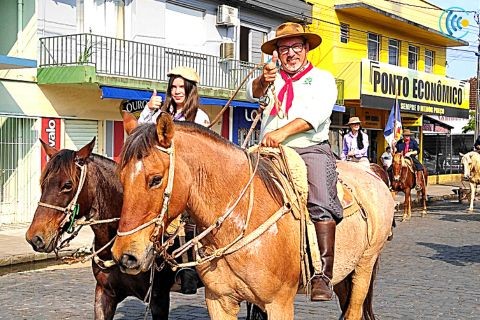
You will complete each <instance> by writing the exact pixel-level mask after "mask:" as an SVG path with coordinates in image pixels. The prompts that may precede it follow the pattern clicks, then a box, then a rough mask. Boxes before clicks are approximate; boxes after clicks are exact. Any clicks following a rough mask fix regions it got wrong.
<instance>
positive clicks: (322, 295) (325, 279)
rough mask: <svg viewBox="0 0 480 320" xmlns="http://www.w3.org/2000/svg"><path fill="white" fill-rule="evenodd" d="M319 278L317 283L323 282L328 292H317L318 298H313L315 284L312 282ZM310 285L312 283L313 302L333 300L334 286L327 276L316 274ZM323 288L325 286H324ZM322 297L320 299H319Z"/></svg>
mask: <svg viewBox="0 0 480 320" xmlns="http://www.w3.org/2000/svg"><path fill="white" fill-rule="evenodd" d="M315 278H317V279H316V280H317V281H323V283H324V284H325V285H326V286H327V290H328V292H327V291H325V290H321V291H322V292H320V293H319V292H317V296H315V297H314V296H313V294H314V293H313V283H312V281H313V280H314V279H315ZM310 283H311V290H310V300H311V301H330V300H332V299H333V295H334V291H333V284H332V280H331V279H330V278H329V277H327V276H326V275H325V274H323V273H319V274H315V275H313V277H312V278H311V279H310ZM322 287H323V285H322ZM322 289H325V288H322ZM319 296H320V297H319Z"/></svg>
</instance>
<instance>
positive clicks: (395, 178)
mask: <svg viewBox="0 0 480 320" xmlns="http://www.w3.org/2000/svg"><path fill="white" fill-rule="evenodd" d="M400 160H401V161H400V163H398V162H395V159H393V162H392V181H393V182H404V181H405V180H406V176H405V175H406V174H405V173H404V172H407V171H408V167H407V164H406V162H405V157H404V156H403V155H402V157H401V158H400ZM395 164H397V165H399V166H400V172H399V174H398V175H396V174H395V172H394V165H395ZM405 169H406V170H405Z"/></svg>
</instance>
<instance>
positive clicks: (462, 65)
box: [427, 0, 480, 80]
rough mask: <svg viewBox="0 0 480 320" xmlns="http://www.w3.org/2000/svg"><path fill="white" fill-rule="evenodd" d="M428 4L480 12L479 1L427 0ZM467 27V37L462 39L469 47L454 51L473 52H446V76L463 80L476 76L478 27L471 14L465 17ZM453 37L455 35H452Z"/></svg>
mask: <svg viewBox="0 0 480 320" xmlns="http://www.w3.org/2000/svg"><path fill="white" fill-rule="evenodd" d="M427 1H428V2H430V3H432V4H434V5H436V6H439V7H441V8H443V9H448V8H450V7H460V8H463V9H465V10H466V11H476V10H480V0H461V1H459V0H457V1H454V0H427ZM465 18H466V19H468V22H469V26H468V27H467V28H466V30H467V31H468V33H467V35H466V36H465V37H463V38H462V40H466V41H467V42H468V43H469V44H470V46H468V47H456V49H462V50H470V51H473V52H464V51H459V50H450V49H448V50H447V76H449V77H452V78H455V79H459V80H464V79H469V78H471V77H475V76H476V75H477V56H476V55H475V53H474V52H477V50H478V25H477V23H476V22H475V19H474V18H473V13H469V14H467V15H465ZM454 35H455V34H454Z"/></svg>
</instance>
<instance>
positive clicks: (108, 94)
mask: <svg viewBox="0 0 480 320" xmlns="http://www.w3.org/2000/svg"><path fill="white" fill-rule="evenodd" d="M100 88H101V89H102V99H126V100H150V97H151V96H152V91H150V90H137V89H127V88H118V87H107V86H101V87H100ZM158 95H159V96H162V98H165V93H162V92H159V93H158ZM227 101H228V100H227V99H218V98H208V97H201V98H200V104H202V105H216V106H224V105H225V104H226V103H227ZM230 105H231V106H232V107H243V108H252V109H257V108H258V103H256V102H248V101H238V100H233V101H232V102H231V103H230ZM333 110H334V111H338V112H345V107H344V106H339V105H335V106H334V108H333Z"/></svg>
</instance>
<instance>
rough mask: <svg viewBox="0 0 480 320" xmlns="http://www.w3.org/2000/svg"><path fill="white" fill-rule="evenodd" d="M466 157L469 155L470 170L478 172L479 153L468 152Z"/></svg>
mask: <svg viewBox="0 0 480 320" xmlns="http://www.w3.org/2000/svg"><path fill="white" fill-rule="evenodd" d="M466 155H469V157H470V160H471V161H472V164H471V168H474V169H475V171H477V172H480V153H478V152H476V151H470V152H469V153H467V154H466Z"/></svg>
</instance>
